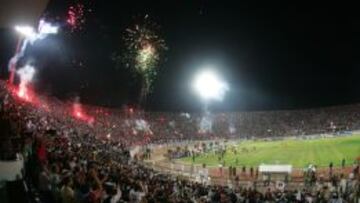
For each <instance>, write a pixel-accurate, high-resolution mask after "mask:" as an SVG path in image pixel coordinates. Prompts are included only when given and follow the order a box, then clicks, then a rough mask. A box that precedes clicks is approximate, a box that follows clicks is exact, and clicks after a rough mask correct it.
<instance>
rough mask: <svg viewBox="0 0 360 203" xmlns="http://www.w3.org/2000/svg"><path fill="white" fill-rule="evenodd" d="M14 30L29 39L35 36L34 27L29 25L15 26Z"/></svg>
mask: <svg viewBox="0 0 360 203" xmlns="http://www.w3.org/2000/svg"><path fill="white" fill-rule="evenodd" d="M15 30H16V31H17V32H19V33H20V34H22V35H23V36H24V37H25V38H27V39H29V40H34V39H36V37H37V33H36V32H35V30H34V28H32V27H30V26H15Z"/></svg>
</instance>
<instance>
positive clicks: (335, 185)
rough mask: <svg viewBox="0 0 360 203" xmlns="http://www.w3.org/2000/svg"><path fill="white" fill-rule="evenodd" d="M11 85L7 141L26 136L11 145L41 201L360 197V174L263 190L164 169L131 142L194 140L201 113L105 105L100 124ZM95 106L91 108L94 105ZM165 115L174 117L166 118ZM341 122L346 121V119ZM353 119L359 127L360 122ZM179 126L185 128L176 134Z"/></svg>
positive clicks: (5, 115) (5, 107)
mask: <svg viewBox="0 0 360 203" xmlns="http://www.w3.org/2000/svg"><path fill="white" fill-rule="evenodd" d="M4 89H5V88H4ZM4 89H3V87H2V90H1V92H0V96H1V98H3V99H2V100H1V101H2V103H1V105H0V114H1V117H0V118H1V127H2V128H1V130H2V131H3V132H5V133H2V140H6V139H7V137H9V138H13V137H16V138H18V139H19V140H21V141H22V142H21V144H20V145H21V146H20V147H17V145H18V144H19V142H15V143H10V142H9V143H8V142H6V143H7V144H4V146H2V147H4V148H7V149H6V150H3V152H6V153H7V154H11V153H10V151H11V150H13V151H17V150H21V153H22V154H23V156H24V158H25V166H26V170H25V174H26V175H25V178H26V181H27V182H28V183H29V185H31V187H34V188H36V189H37V191H38V192H39V194H40V199H41V202H64V203H68V202H356V201H359V198H360V185H359V184H360V177H359V175H358V173H357V174H352V175H351V176H349V177H343V178H342V179H340V180H339V181H335V182H321V181H318V182H316V184H315V185H313V186H311V187H306V188H304V189H298V190H293V189H286V188H284V189H277V188H274V187H269V189H267V190H266V191H260V190H258V189H257V187H256V183H255V182H254V184H250V185H249V186H247V187H244V186H240V185H237V184H234V185H231V186H218V185H204V184H201V183H197V182H193V181H190V180H187V179H186V178H183V177H179V176H173V175H169V174H162V173H159V172H157V171H155V170H153V169H151V168H149V167H147V166H145V165H144V164H143V163H142V162H140V161H137V160H134V159H132V158H131V156H130V152H129V150H130V146H132V145H134V144H145V143H149V142H159V141H162V140H164V139H166V138H168V139H170V140H171V139H187V138H188V136H191V133H195V131H196V128H197V127H196V126H195V125H194V124H193V123H195V120H196V117H195V118H194V116H190V115H180V116H179V117H177V116H171V115H169V114H166V115H165V114H164V115H163V114H160V115H156V114H151V116H149V115H148V114H147V113H134V112H129V114H124V115H123V116H122V117H120V118H115V116H112V113H107V112H104V111H103V112H102V113H101V115H104V116H103V117H101V116H96V121H95V122H94V123H86V122H83V121H81V120H78V119H76V118H73V117H71V116H69V115H68V114H66V111H65V110H64V109H65V108H62V106H61V105H58V106H57V108H54V109H52V108H51V107H50V108H40V107H35V106H34V105H32V104H28V103H26V102H21V101H19V100H17V99H16V98H15V97H12V96H11V94H9V92H7V91H4ZM48 105H49V104H48ZM55 109H57V110H55ZM97 110H98V109H97ZM98 111H99V110H98ZM314 111H315V110H314ZM87 112H89V114H91V111H90V110H87ZM134 114H135V115H134ZM255 114H256V113H255ZM259 114H260V115H261V113H259ZM99 115H100V114H99ZM105 115H106V116H105ZM114 115H118V114H115V113H114ZM260 115H258V116H260ZM220 116H222V115H220ZM255 117H256V118H257V116H255ZM260 117H261V116H260ZM275 117H276V116H275V115H274V122H271V121H270V122H269V123H271V124H272V125H273V124H277V123H276V122H277V121H276V122H275V120H277V119H275ZM106 118H111V119H110V120H107V119H106ZM330 118H333V119H332V121H333V122H337V121H338V120H337V119H336V120H335V119H334V117H330ZM119 119H120V120H119ZM121 119H122V120H121ZM177 119H182V120H185V121H186V122H184V123H182V122H180V121H179V120H177ZM193 119H195V120H193ZM243 119H244V120H247V119H245V118H243ZM126 120H128V124H127V123H126ZM141 120H142V121H141ZM145 120H146V122H145ZM250 120H251V119H250ZM262 120H263V119H262ZM320 120H321V119H320ZM136 121H137V122H136ZM247 121H248V122H249V120H247ZM327 121H328V120H326V121H323V122H324V123H327ZM162 122H165V123H167V124H164V125H160V124H159V123H162ZM171 122H173V123H172V124H171ZM261 122H265V121H261ZM294 122H295V121H294ZM307 122H308V121H307ZM341 122H343V121H341ZM99 123H101V124H99ZM156 123H158V124H156ZM180 123H182V124H180ZM354 123H355V122H354ZM187 124H188V125H189V126H188V127H189V129H187ZM243 124H244V123H242V125H243ZM100 125H103V126H108V127H109V126H114V125H119V126H123V127H119V126H115V127H113V128H111V129H110V130H109V129H108V131H106V132H104V131H102V130H100V129H97V127H98V126H100ZM304 125H305V124H304ZM326 125H327V124H326ZM336 125H340V120H339V123H336ZM180 126H182V127H181V129H180ZM214 126H215V124H214ZM348 126H349V128H352V127H355V124H351V125H350V124H349V125H348ZM104 128H106V127H104ZM119 128H123V129H122V133H118V134H117V133H116V132H119V131H118V130H117V129H119ZM182 128H184V129H182ZM113 129H115V130H113ZM214 129H216V128H215V127H214ZM240 129H246V128H245V126H243V128H240ZM284 129H285V128H284ZM304 129H305V128H304ZM306 129H308V128H306ZM318 129H319V128H318ZM175 130H176V131H178V134H174V131H175ZM193 130H194V132H193ZM273 130H274V131H275V128H274V129H273ZM160 131H161V132H160ZM214 131H215V130H214ZM314 131H315V130H314ZM245 132H246V131H245ZM253 132H254V131H253ZM260 132H261V131H258V132H257V133H260ZM266 132H267V131H266ZM272 132H273V131H272ZM279 132H280V131H279ZM307 132H310V131H307ZM129 133H130V134H129ZM213 133H214V134H216V132H213ZM159 134H160V135H159ZM180 134H182V135H183V136H180ZM108 135H110V136H108ZM115 135H116V136H115ZM253 135H254V136H256V135H257V134H253ZM158 136H159V137H158ZM202 136H203V139H205V138H207V139H209V137H204V136H205V135H202V134H201V135H199V138H202ZM179 137H180V138H179ZM144 140H145V141H144ZM2 143H4V142H2ZM11 146H12V147H13V148H12V149H11ZM7 157H11V156H7ZM343 179H344V180H343ZM343 182H346V184H341V183H343Z"/></svg>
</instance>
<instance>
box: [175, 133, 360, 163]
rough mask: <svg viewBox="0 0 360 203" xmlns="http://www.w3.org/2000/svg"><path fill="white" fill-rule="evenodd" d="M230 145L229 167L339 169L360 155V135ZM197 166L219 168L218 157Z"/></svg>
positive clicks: (210, 156)
mask: <svg viewBox="0 0 360 203" xmlns="http://www.w3.org/2000/svg"><path fill="white" fill-rule="evenodd" d="M234 147H235V148H236V151H237V152H236V154H235V153H234V150H229V148H231V147H230V146H228V150H227V152H226V153H225V155H224V161H225V165H226V166H230V165H232V166H244V165H245V166H246V167H249V166H257V165H259V164H262V163H264V164H291V165H293V166H294V167H297V168H303V167H305V166H307V165H308V164H315V165H317V166H320V167H327V166H329V163H330V162H333V164H334V166H340V165H341V162H342V160H343V159H345V161H346V165H351V164H353V163H354V160H355V159H356V158H357V157H359V156H360V135H352V136H346V137H336V138H319V139H313V140H281V141H243V142H239V143H238V144H236V145H235V146H234ZM180 161H181V162H185V163H191V162H192V158H191V157H187V158H182V159H180ZM194 163H195V164H203V163H205V164H206V165H208V166H217V165H219V159H218V155H217V154H215V153H213V152H211V153H206V154H202V155H200V156H197V157H196V158H195V162H194Z"/></svg>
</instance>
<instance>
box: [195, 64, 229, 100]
mask: <svg viewBox="0 0 360 203" xmlns="http://www.w3.org/2000/svg"><path fill="white" fill-rule="evenodd" d="M193 88H194V90H195V91H196V92H197V93H198V94H199V96H200V97H201V98H202V99H204V100H205V101H209V100H217V101H222V100H223V98H224V95H225V93H226V91H228V90H229V87H228V85H227V83H225V82H223V81H222V80H221V79H220V78H219V77H218V76H217V74H216V73H215V72H213V71H211V70H205V71H203V72H201V73H200V74H198V75H197V76H196V77H195V81H194V84H193Z"/></svg>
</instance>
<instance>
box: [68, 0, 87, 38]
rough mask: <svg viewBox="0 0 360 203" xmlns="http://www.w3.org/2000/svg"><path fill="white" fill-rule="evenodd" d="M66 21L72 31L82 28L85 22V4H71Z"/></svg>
mask: <svg viewBox="0 0 360 203" xmlns="http://www.w3.org/2000/svg"><path fill="white" fill-rule="evenodd" d="M66 22H67V24H68V25H69V26H70V29H71V31H72V32H73V31H75V30H81V29H82V25H83V24H84V23H85V17H84V5H83V4H81V3H77V4H74V5H72V6H70V7H69V8H68V11H67V19H66Z"/></svg>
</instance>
